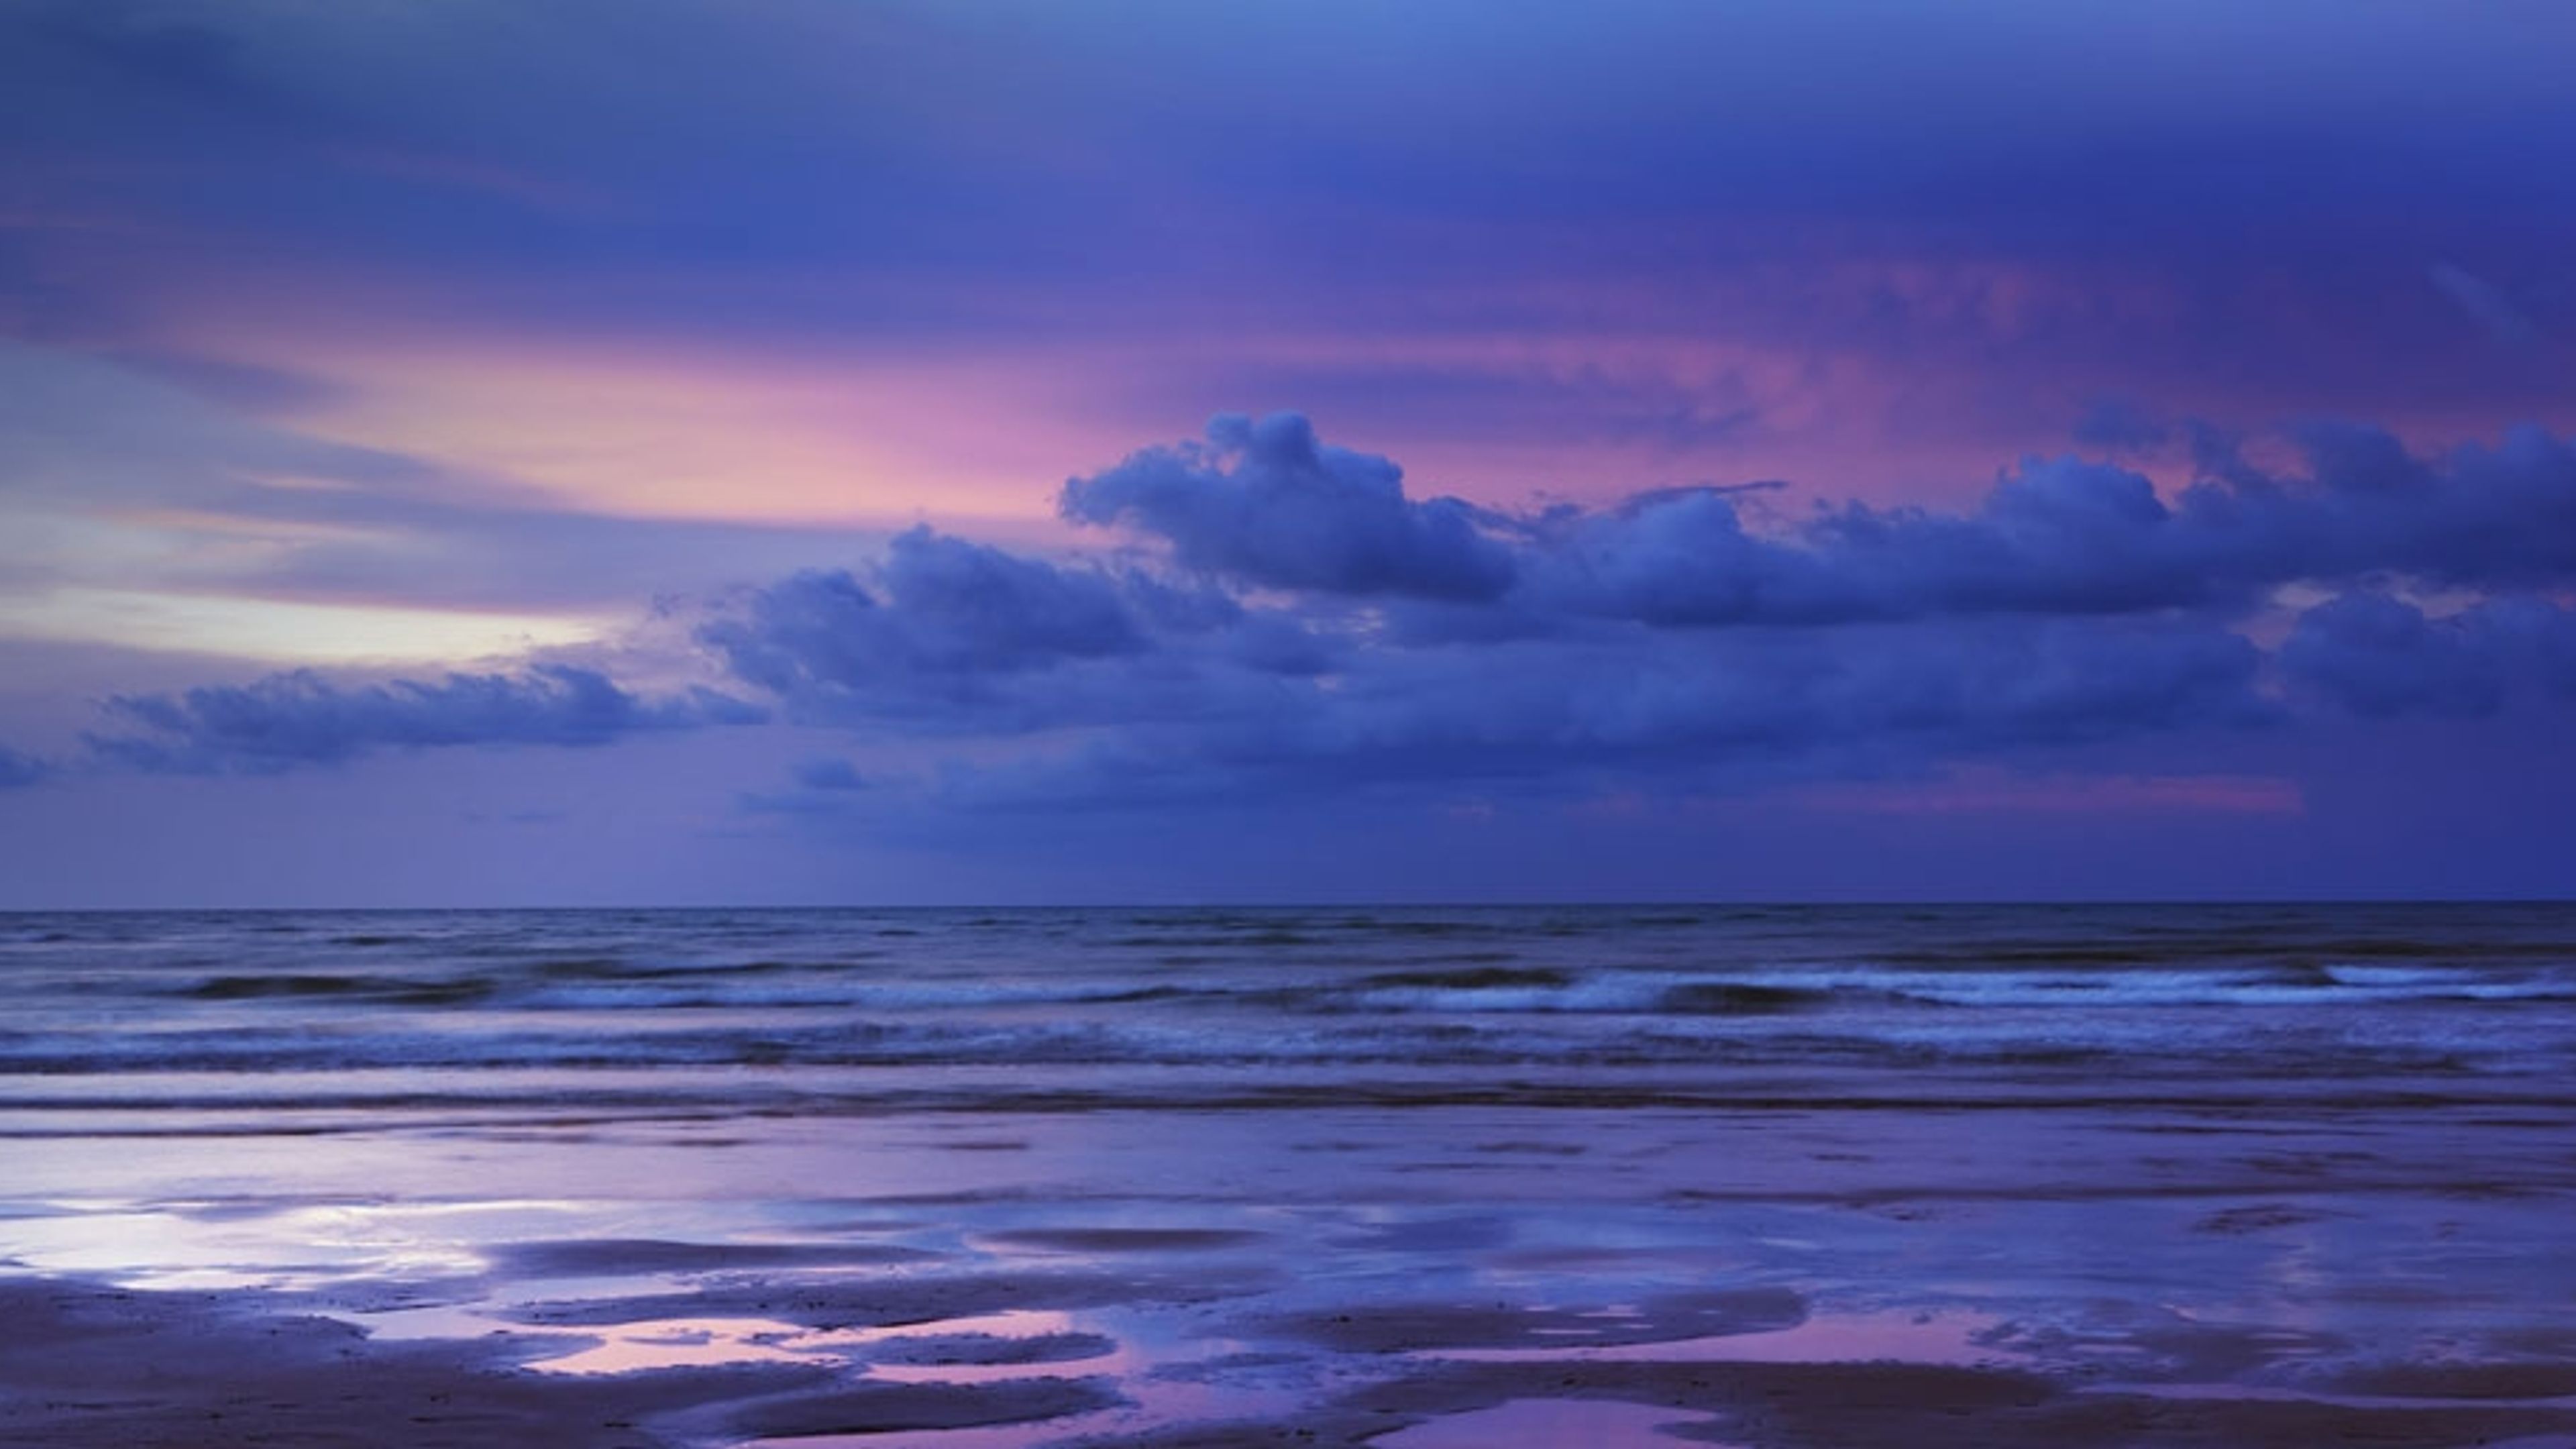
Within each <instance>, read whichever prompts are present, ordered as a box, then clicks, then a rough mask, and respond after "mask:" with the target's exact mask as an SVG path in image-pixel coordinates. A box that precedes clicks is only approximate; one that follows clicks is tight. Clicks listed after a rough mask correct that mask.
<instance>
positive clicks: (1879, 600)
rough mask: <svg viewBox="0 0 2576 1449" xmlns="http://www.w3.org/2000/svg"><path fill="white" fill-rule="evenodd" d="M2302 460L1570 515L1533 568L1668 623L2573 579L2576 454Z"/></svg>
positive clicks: (2366, 444) (2048, 609)
mask: <svg viewBox="0 0 2576 1449" xmlns="http://www.w3.org/2000/svg"><path fill="white" fill-rule="evenodd" d="M2303 444H2304V451H2305V453H2306V462H2307V472H2306V473H2305V474H2303V475H2292V476H2276V475H2271V474H2265V473H2261V472H2257V471H2255V470H2252V469H2250V468H2246V467H2244V466H2242V465H2241V464H2237V465H2235V467H2234V468H2233V470H2232V473H2231V475H2230V476H2223V477H2206V478H2203V479H2201V480H2200V481H2198V482H2195V483H2193V484H2192V485H2190V486H2189V487H2186V488H2184V489H2183V490H2181V492H2180V493H2179V494H2178V495H2177V496H2176V497H2175V498H2174V500H2173V501H2172V502H2171V503H2167V502H2166V501H2165V500H2164V498H2163V497H2162V496H2160V495H2159V494H2158V492H2157V490H2156V488H2155V486H2154V484H2153V483H2151V482H2150V481H2149V480H2148V479H2147V478H2146V477H2145V475H2143V474H2140V473H2137V472H2134V471H2131V470H2129V469H2125V468H2119V467H2114V466H2110V465H2106V464H2098V463H2087V462H2084V461H2081V460H2078V459H2072V458H2057V459H2038V460H2031V461H2026V462H2025V463H2023V464H2022V466H2021V467H2020V468H2019V469H2017V470H2015V471H2014V472H2012V473H2011V474H2008V475H2007V476H2005V477H2004V478H2003V479H2002V481H2000V482H1999V483H1998V484H1997V485H1996V486H1995V487H1994V489H1993V490H1992V491H1991V492H1989V493H1988V494H1987V495H1986V497H1985V498H1984V500H1983V501H1982V502H1981V503H1980V504H1979V505H1978V506H1977V507H1975V508H1974V509H1972V510H1968V511H1965V512H1960V513H1942V512H1936V511H1932V510H1926V509H1919V508H1904V509H1881V508H1872V507H1868V506H1865V505H1861V504H1845V505H1841V506H1838V507H1828V508H1824V509H1821V510H1819V511H1818V512H1817V513H1816V514H1814V515H1813V516H1811V517H1809V518H1807V519H1805V520H1802V521H1799V522H1797V523H1795V524H1793V525H1791V526H1790V527H1788V528H1787V529H1785V530H1783V531H1780V532H1777V533H1773V534H1756V533H1753V532H1751V531H1749V530H1748V529H1747V528H1746V527H1745V525H1744V520H1743V517H1742V515H1741V514H1740V512H1739V504H1738V503H1737V501H1736V500H1735V499H1733V498H1731V497H1728V496H1724V495H1720V494H1716V493H1711V492H1698V493H1692V492H1684V493H1677V494H1665V495H1659V496H1656V497H1653V498H1650V499H1646V500H1642V501H1638V502H1635V503H1632V504H1630V505H1628V506H1624V507H1620V508H1615V509H1611V510H1606V511H1601V512H1596V513H1591V514H1586V515H1581V516H1579V517H1576V518H1574V519H1573V520H1571V522H1570V523H1568V524H1566V525H1564V526H1562V529H1561V537H1560V540H1559V541H1558V542H1557V545H1556V546H1555V547H1554V548H1553V549H1552V550H1551V551H1550V553H1549V555H1548V557H1546V558H1545V559H1543V560H1540V561H1538V562H1537V563H1535V564H1525V565H1524V569H1523V571H1524V573H1525V574H1527V575H1529V576H1530V577H1531V578H1532V579H1533V580H1534V584H1533V587H1534V588H1535V589H1537V590H1539V591H1541V592H1544V593H1548V594H1550V595H1552V596H1553V597H1554V598H1555V599H1557V600H1561V601H1562V602H1563V603H1564V604H1565V605H1566V606H1569V607H1573V608H1578V609H1582V610H1586V611H1589V612H1595V613H1606V614H1612V615H1616V616H1619V617H1625V618H1635V619H1640V620H1643V621H1646V622H1649V623H1655V624H1664V625H1723V624H1761V623H1772V624H1805V625H1813V624H1835V623H1845V622H1850V621H1853V620H1860V619H1903V618H1929V617H1937V616H1941V615H1966V614H1982V613H2030V614H2115V613H2129V612H2136V611H2141V610H2151V609H2170V608H2217V609H2226V610H2244V609H2247V608H2250V607H2252V606H2254V605H2255V604H2258V603H2260V602H2261V601H2262V600H2263V599H2264V597H2265V596H2266V595H2267V594H2268V593H2269V592H2270V591H2272V590H2274V589H2277V588H2279V587H2280V586H2282V585H2285V584H2291V583H2303V582H2304V583H2317V582H2325V583H2348V582H2353V581H2358V580H2367V579H2371V578H2375V577H2383V576H2390V575H2402V576H2406V577H2412V578H2418V579H2423V580H2426V581H2428V582H2431V583H2435V584H2439V585H2443V586H2447V587H2460V588H2515V587H2531V586H2555V585H2563V584H2567V583H2571V582H2576V453H2571V452H2570V450H2569V448H2568V446H2567V444H2566V443H2565V442H2563V441H2561V440H2559V439H2557V438H2554V437H2552V436H2550V435H2548V434H2547V433H2544V432H2541V431H2539V430H2537V429H2524V430H2520V431H2517V432H2514V433H2512V434H2509V435H2508V436H2507V438H2506V439H2505V441H2504V442H2503V444H2502V445H2501V446H2499V447H2496V448H2492V449H2489V448H2481V447H2464V448H2461V449H2458V450H2456V451H2455V452H2453V453H2451V454H2449V455H2447V456H2445V457H2442V458H2439V459H2433V460H2426V459H2421V458H2417V457H2415V456H2413V455H2412V454H2410V453H2408V452H2407V451H2406V449H2405V448H2404V446H2403V445H2402V444H2400V443H2399V442H2398V440H2397V439H2395V438H2394V437H2392V436H2391V435H2389V434H2387V433H2385V432H2382V431H2379V430H2376V429H2369V428H2358V427H2325V426H2320V427H2316V428H2311V429H2309V430H2307V431H2306V432H2305V434H2304V436H2303Z"/></svg>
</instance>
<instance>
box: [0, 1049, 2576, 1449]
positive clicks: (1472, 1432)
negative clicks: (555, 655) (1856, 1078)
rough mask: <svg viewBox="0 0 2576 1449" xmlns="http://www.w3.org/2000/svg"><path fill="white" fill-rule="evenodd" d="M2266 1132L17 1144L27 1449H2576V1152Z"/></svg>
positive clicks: (1417, 1108)
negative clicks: (1545, 1448)
mask: <svg viewBox="0 0 2576 1449" xmlns="http://www.w3.org/2000/svg"><path fill="white" fill-rule="evenodd" d="M2115 1088H2116V1084H2106V1095H2108V1096H2112V1097H2117V1096H2118V1095H2119V1094H2118V1093H2117V1091H2116V1089H2115ZM1815 1095H1817V1096H1819V1097H1822V1098H1825V1099H1833V1094H1832V1093H1829V1092H1828V1093H1817V1094H1815ZM2060 1095H2061V1097H2062V1096H2063V1095H2064V1094H2063V1093H2061V1094H2060ZM2249 1100H2250V1097H2249V1094H2246V1093H2240V1092H2231V1091H2229V1090H2226V1087H2225V1084H2209V1086H2208V1090H2206V1091H2205V1092H2203V1093H2201V1094H2199V1095H2197V1096H2195V1097H2192V1098H2190V1099H2174V1098H2170V1097H2158V1098H2156V1099H2154V1100H2148V1099H2146V1098H2144V1097H2142V1096H2140V1095H2138V1094H2130V1095H2129V1096H2128V1097H2127V1098H2126V1099H2125V1100H2118V1101H2101V1102H2091V1103H2080V1104H2074V1105H2070V1104H2068V1103H2067V1102H2065V1101H2063V1100H2058V1101H2048V1102H2032V1101H2019V1100H2016V1099H2014V1098H2013V1097H2012V1096H2011V1094H1999V1095H1991V1096H1987V1097H1980V1098H1975V1099H1961V1100H1956V1101H1949V1102H1940V1101H1930V1102H1924V1103H1920V1104H1916V1105H1913V1106H1904V1107H1900V1106H1893V1105H1888V1106H1853V1105H1850V1104H1849V1103H1848V1101H1847V1100H1845V1101H1843V1103H1842V1104H1841V1105H1834V1106H1830V1107H1814V1106H1808V1107H1793V1106H1788V1105H1783V1104H1782V1103H1780V1102H1771V1103H1767V1104H1752V1105H1746V1104H1738V1105H1735V1106H1730V1107H1723V1108H1721V1107H1716V1106H1703V1107H1675V1106H1662V1107H1653V1106H1649V1107H1621V1108H1616V1109H1607V1108H1600V1107H1592V1106H1580V1105H1560V1106H1553V1107H1543V1108H1532V1107H1527V1106H1511V1105H1505V1106H1497V1105H1492V1104H1490V1103H1487V1102H1483V1101H1466V1102H1451V1103H1446V1104H1443V1103H1437V1102H1420V1101H1417V1102H1412V1103H1408V1104H1406V1105H1404V1106H1401V1107H1390V1106H1385V1105H1357V1106H1354V1105H1342V1106H1331V1105H1323V1104H1310V1105H1296V1106H1288V1107H1275V1108H1265V1109H1254V1108H1236V1109H1233V1110H1224V1111H1209V1110H1195V1109H1192V1108H1190V1107H1188V1106H1187V1105H1186V1104H1181V1103H1174V1102H1165V1103H1162V1104H1160V1105H1159V1106H1157V1107H1155V1108H1153V1109H1150V1110H1147V1109H1141V1108H1139V1109H1131V1110H1121V1111H1106V1112H1104V1111H1082V1112H1073V1111H1064V1112H1048V1113H1029V1112H991V1111H985V1112H960V1113H946V1114H942V1113H910V1114H879V1113H862V1112H849V1113H833V1112H810V1111H809V1112H806V1113H800V1114H781V1115H777V1116H772V1117H762V1118H747V1119H729V1118H727V1119H719V1118H714V1117H693V1118H690V1119H687V1120H670V1119H665V1118H661V1117H657V1116H651V1115H644V1116H636V1117H619V1116H616V1115H614V1114H599V1113H584V1114H577V1115H566V1114H559V1115H557V1116H555V1117H553V1118H551V1119H542V1118H539V1119H520V1120H513V1121H510V1122H508V1123H505V1124H504V1123H493V1122H489V1121H482V1120H477V1119H474V1118H472V1117H470V1116H458V1117H453V1118H449V1119H439V1118H436V1117H434V1116H433V1117H428V1118H424V1117H421V1116H417V1115H415V1116H410V1117H405V1118H403V1119H401V1120H399V1121H397V1122H392V1123H370V1122H367V1121H365V1120H363V1119H359V1118H343V1119H341V1120H339V1121H337V1122H335V1123H333V1124H330V1125H329V1127H328V1128H327V1130H321V1131H313V1130H306V1129H302V1128H299V1130H297V1131H296V1132H294V1133H292V1134H286V1135H268V1134H262V1133H259V1132H256V1131H245V1130H242V1129H243V1125H244V1124H243V1123H241V1122H240V1121H238V1120H233V1121H231V1122H230V1124H229V1129H228V1130H225V1131H220V1132H218V1131H206V1130H195V1129H191V1128H190V1127H189V1126H188V1125H187V1124H186V1123H184V1122H181V1121H177V1120H175V1119H173V1120H164V1121H162V1122H161V1123H160V1124H159V1126H158V1127H156V1128H155V1129H154V1130H153V1131H151V1132H148V1133H147V1132H140V1131H129V1132H128V1133H127V1135H118V1134H117V1133H115V1132H108V1131H95V1130H93V1131H90V1132H86V1133H78V1134H73V1133H62V1132H35V1131H28V1130H21V1131H20V1132H19V1135H17V1136H15V1137H14V1138H13V1139H12V1140H10V1141H8V1142H7V1143H6V1144H5V1150H6V1151H7V1154H8V1158H7V1160H8V1162H9V1164H10V1166H9V1186H8V1196H9V1202H8V1204H7V1206H6V1207H5V1209H0V1255H5V1258H6V1264H7V1270H8V1274H9V1276H0V1324H5V1325H6V1337H5V1341H0V1444H5V1445H9V1446H21V1445H23V1446H29V1449H33V1446H38V1445H44V1446H73V1449H81V1446H102V1449H103V1446H118V1449H132V1446H150V1445H169V1446H182V1445H185V1446H217V1445H236V1444H238V1445H252V1444H258V1445H316V1446H320V1445H423V1446H430V1445H478V1446H483V1445H513V1444H528V1445H567V1446H618V1449H644V1446H689V1445H740V1444H760V1445H763V1446H768V1449H826V1446H849V1445H867V1446H877V1449H886V1446H892V1449H1024V1446H1036V1445H1044V1444H1069V1445H1070V1444H1083V1445H1140V1446H1144V1445H1151V1446H1172V1449H1177V1446H1197V1445H1207V1446H1220V1445H1238V1444H1240V1445H1257V1444H1281V1445H1307V1446H1312V1445H1358V1444H1373V1445H1378V1446H1380V1449H1442V1446H1444V1445H1447V1446H1455V1445H1463V1444H1514V1443H1532V1444H1545V1443H1581V1444H1583V1445H1585V1446H1586V1449H1616V1446H1619V1445H1623V1444H1639V1445H1654V1444H1665V1445H1684V1444H1692V1443H1698V1444H1720V1445H1740V1446H1751V1449H1802V1446H1846V1445H1848V1446H1862V1445H1870V1446H1877V1445H1910V1446H1930V1449H1943V1446H1953V1445H1955V1446H1962V1449H1965V1446H1971V1445H1973V1446H1985V1449H2016V1446H2033V1449H2037V1446H2050V1449H2056V1446H2064V1445H2073V1444H2085V1445H2138V1446H2148V1445H2154V1446H2176V1445H2188V1446H2204V1445H2205V1446H2237V1445H2245V1446H2274V1445H2277V1446H2294V1445H2295V1446H2313V1445H2324V1444H2338V1443H2354V1444H2372V1445H2385V1446H2424V1449H2434V1446H2443V1449H2449V1446H2457V1445H2466V1444H2497V1445H2513V1446H2517V1449H2568V1446H2576V1255H2571V1254H2568V1253H2567V1252H2566V1251H2565V1250H2564V1245H2565V1243H2566V1241H2567V1238H2566V1228H2565V1225H2566V1224H2567V1223H2569V1222H2571V1221H2576V1211H2571V1209H2576V1154H2571V1152H2570V1150H2569V1144H2570V1138H2569V1136H2568V1133H2567V1128H2566V1124H2567V1122H2568V1121H2569V1120H2570V1118H2569V1117H2568V1115H2567V1113H2566V1110H2565V1104H2563V1103H2558V1102H2555V1101H2550V1100H2545V1099H2542V1098H2539V1097H2535V1096H2534V1095H2533V1094H2532V1093H2531V1092H2530V1091H2529V1090H2528V1084H2525V1085H2524V1086H2523V1087H2518V1088H2515V1089H2513V1090H2503V1089H2501V1088H2497V1089H2489V1088H2484V1087H2480V1088H2475V1089H2472V1088H2470V1087H2461V1086H2456V1085H2455V1086H2454V1087H2453V1088H2450V1089H2447V1090H2446V1091H2444V1092H2442V1093H2429V1092H2419V1093H2415V1094H2412V1095H2410V1096H2409V1097H2407V1098H2406V1099H2405V1100H2403V1101H2378V1102H2370V1103H2364V1104H2354V1105H2341V1106H2337V1105H2332V1104H2322V1103H2316V1102H2297V1103H2293V1104H2290V1105H2286V1106H2285V1105H2284V1104H2283V1103H2282V1102H2281V1101H2280V1100H2278V1098H2277V1095H2275V1096H2271V1097H2266V1098H2264V1099H2263V1101H2262V1103H2261V1104H2260V1105H2259V1106H2257V1105H2249ZM99 1125H104V1119H102V1120H101V1121H100V1122H94V1123H93V1126H94V1127H95V1126H99ZM126 1125H127V1127H128V1128H131V1127H133V1126H134V1125H135V1124H131V1123H128V1124H126ZM20 1127H21V1128H22V1129H23V1128H24V1123H23V1122H22V1123H21V1124H20Z"/></svg>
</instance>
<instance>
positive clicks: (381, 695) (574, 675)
mask: <svg viewBox="0 0 2576 1449" xmlns="http://www.w3.org/2000/svg"><path fill="white" fill-rule="evenodd" d="M105 713H106V715H107V717H108V720H109V729H108V730H106V731H102V732H99V733H94V734H91V735H90V736H88V738H87V744H88V746H89V749H90V751H91V752H92V754H93V755H94V756H96V757H97V758H99V759H101V760H104V761H108V762H111V763H115V764H119V765H123V766H126V767H128V768H132V769H137V770H143V771H148V772H152V773H163V774H219V773H247V774H264V773H272V772H275V771H279V770H287V769H293V768H296V767H298V766H305V765H331V764H339V763H342V762H345V761H348V760H352V759H355V758H357V757H359V756H361V755H367V754H372V753H375V752H377V751H380V750H393V749H440V748H453V747H457V746H464V745H556V746H591V745H604V744H607V743H608V742H609V741H611V740H615V739H619V738H621V737H624V736H627V735H632V734H637V733H642V732H648V731H657V730H675V729H692V728H698V727H701V726H706V725H716V724H748V723H753V722H755V721H757V720H758V719H759V718H760V717H761V716H760V711H758V710H757V709H755V708H753V707H752V706H750V705H747V704H745V703H743V702H741V701H739V700H735V699H732V698H729V697H727V696H724V695H721V694H716V693H713V692H709V691H698V692H694V693H692V694H689V695H686V696H683V697H681V698H677V699H669V700H646V699H643V698H640V697H638V696H636V695H634V694H631V693H629V692H627V691H626V690H624V689H622V688H620V687H618V686H617V685H616V684H615V683H613V682H611V681H610V680H609V678H608V677H607V676H606V675H604V674H601V673H599V672H597V671H596V670H590V669H577V668H573V667H570V666H567V665H538V666H536V667H534V668H531V669H529V670H527V671H526V672H524V673H521V674H517V675H507V674H450V675H448V676H447V677H446V678H445V679H443V680H441V681H438V682H436V683H424V682H420V681H415V680H395V681H392V682H390V683H385V684H367V685H341V684H335V683H333V682H331V681H329V680H327V679H324V678H323V677H321V676H320V675H317V674H315V673H313V672H311V671H309V670H298V671H295V672H292V673H287V674H275V675H271V676H269V677H267V678H265V679H261V680H259V681H257V682H255V683H252V684H248V685H226V686H209V687H204V688H198V689H191V690H187V691H185V692H182V693H178V694H147V695H119V696H116V697H114V698H111V699H109V700H108V701H107V702H106V705H105Z"/></svg>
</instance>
